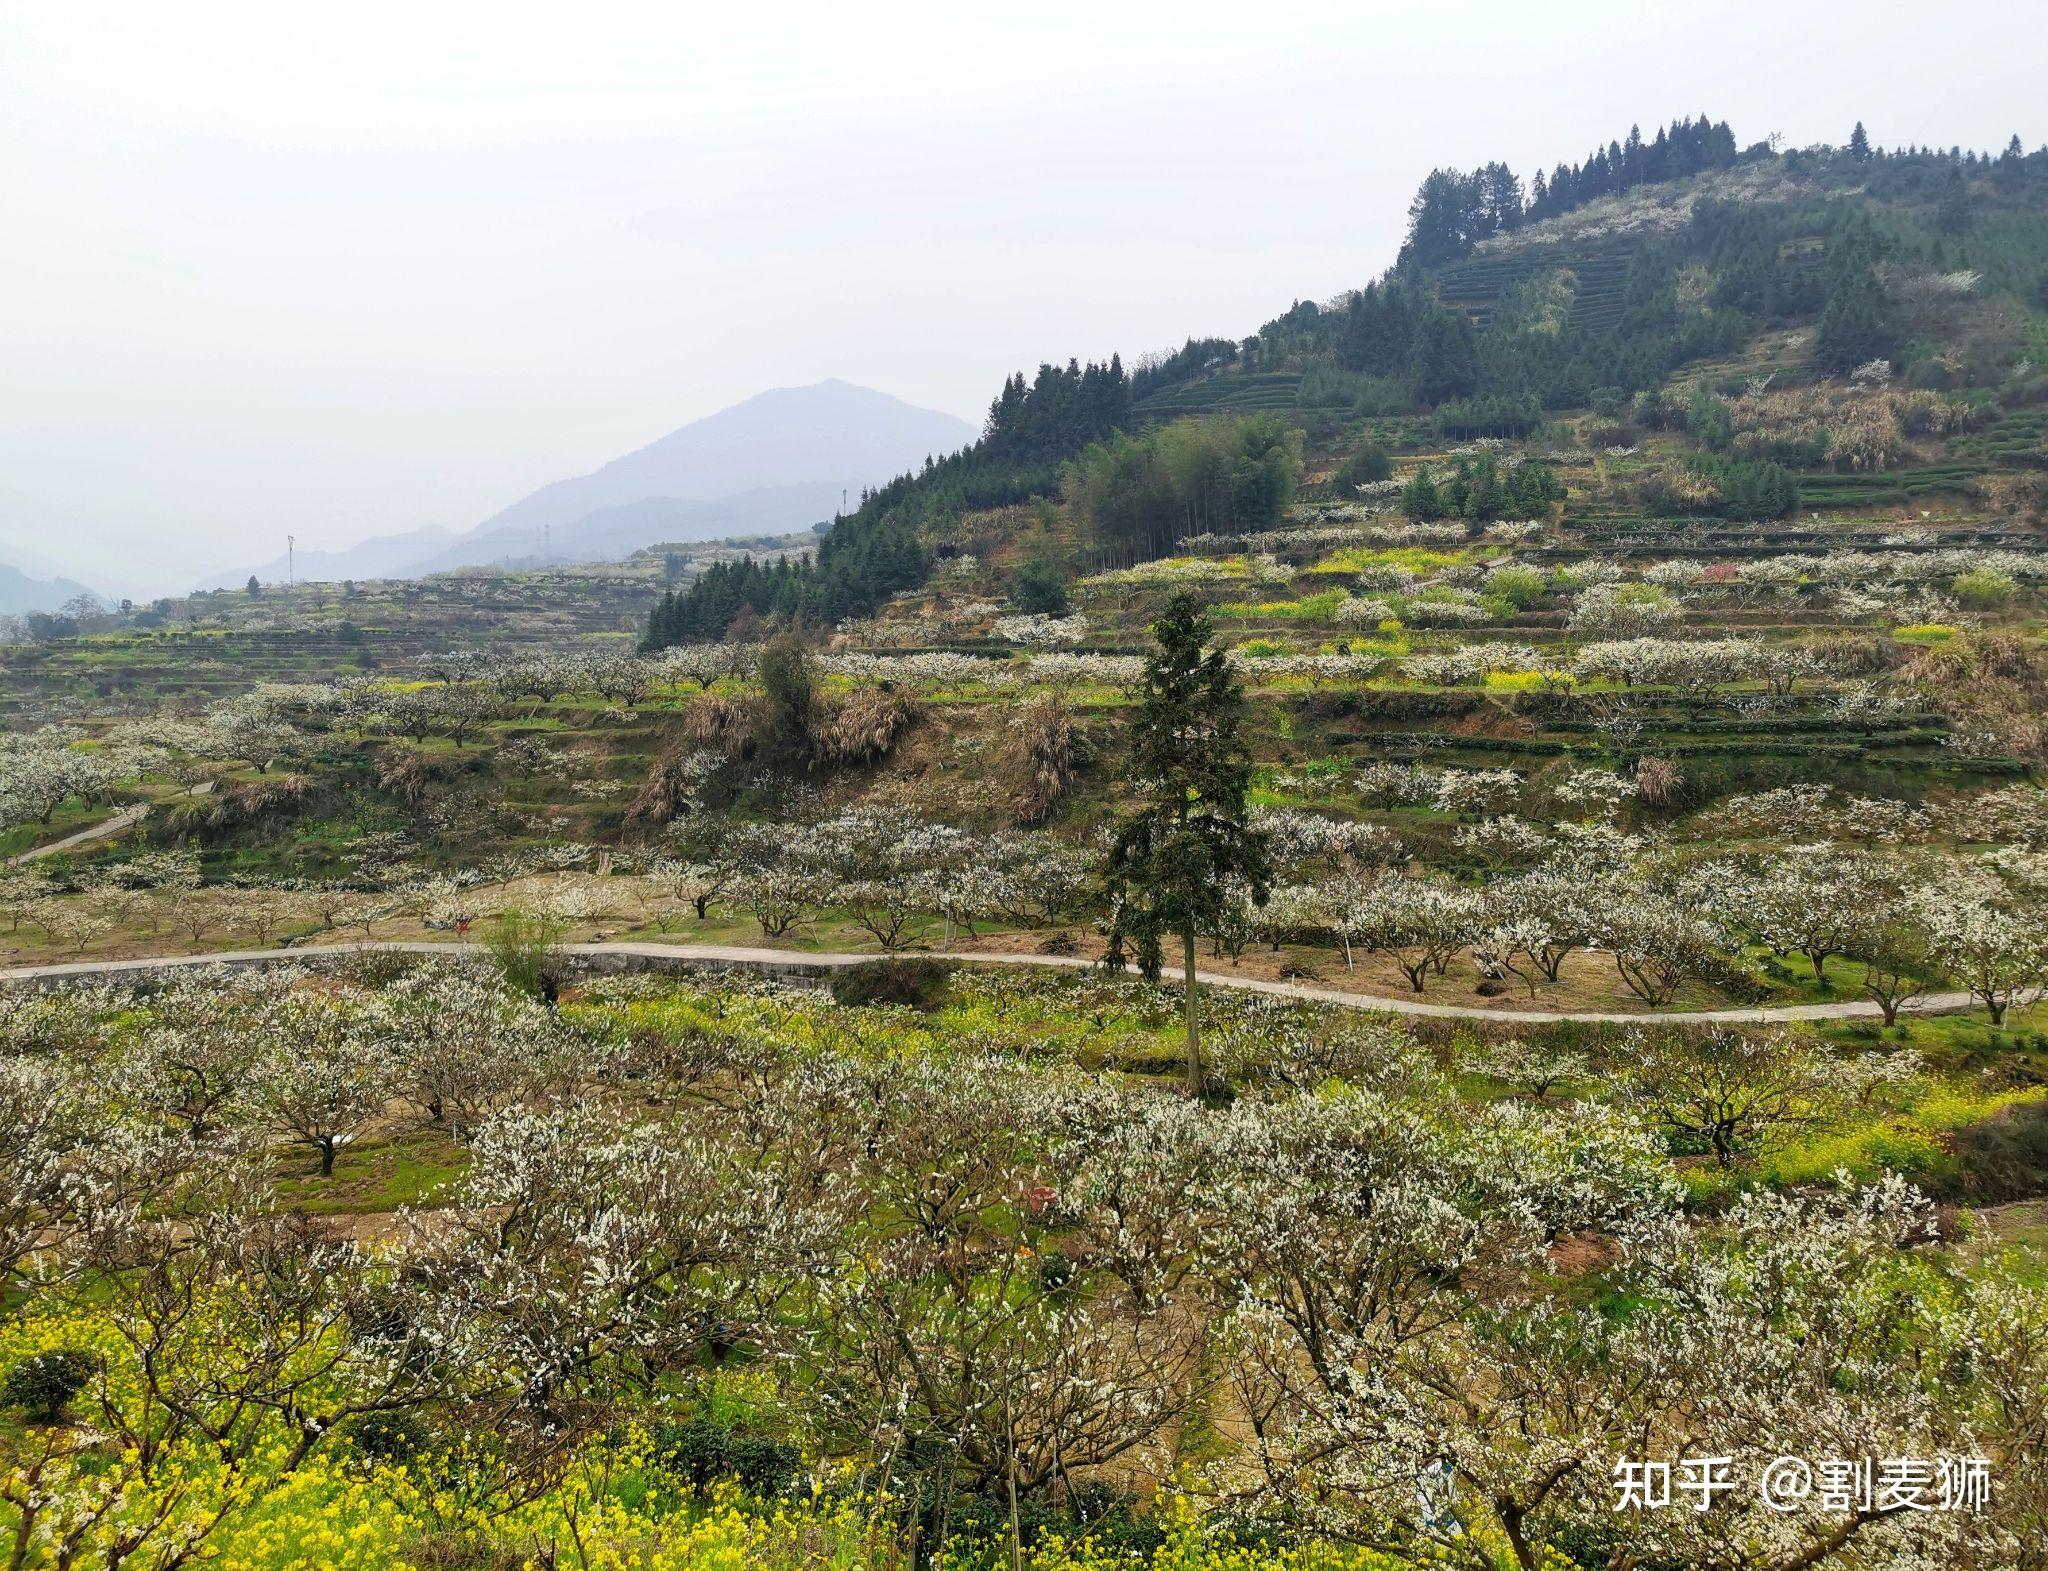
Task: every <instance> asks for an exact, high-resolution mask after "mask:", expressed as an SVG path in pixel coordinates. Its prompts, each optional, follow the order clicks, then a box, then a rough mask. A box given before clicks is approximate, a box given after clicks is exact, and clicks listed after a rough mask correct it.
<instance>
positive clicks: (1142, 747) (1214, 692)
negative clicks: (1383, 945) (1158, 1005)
mask: <svg viewBox="0 0 2048 1571" xmlns="http://www.w3.org/2000/svg"><path fill="white" fill-rule="evenodd" d="M1209 633H1210V623H1209V618H1208V616H1207V615H1206V614H1205V613H1204V611H1203V610H1202V606H1201V602H1200V601H1199V600H1197V599H1196V598H1195V596H1194V595H1192V594H1190V593H1188V592H1186V591H1182V592H1181V593H1180V594H1177V595H1175V596H1174V597H1173V599H1172V600H1171V601H1169V602H1168V603H1167V606H1166V612H1165V614H1164V615H1163V616H1162V617H1161V618H1160V619H1159V620H1158V621H1157V622H1155V623H1153V624H1152V635H1153V637H1154V638H1156V639H1157V640H1158V642H1159V648H1158V650H1157V652H1156V653H1154V654H1153V655H1152V656H1151V657H1150V658H1149V659H1148V660H1147V661H1146V662H1145V676H1144V685H1143V692H1142V695H1141V696H1140V698H1139V701H1138V705H1137V707H1136V708H1135V709H1134V710H1133V711H1132V714H1131V720H1130V772H1131V778H1132V780H1133V781H1134V782H1135V784H1136V787H1137V789H1138V790H1139V792H1140V793H1142V796H1143V799H1144V805H1142V806H1141V807H1139V808H1138V809H1137V810H1136V811H1135V812H1134V813H1133V814H1132V815H1131V816H1130V817H1129V818H1128V819H1126V820H1125V821H1124V823H1123V825H1122V826H1121V827H1120V828H1119V829H1118V831H1117V835H1116V839H1115V841H1114V842H1113V843H1112V844H1111V847H1110V852H1109V861H1108V866H1107V869H1106V871H1105V874H1104V884H1105V892H1106V894H1107V897H1108V905H1109V910H1110V930H1109V954H1110V963H1111V964H1112V965H1118V966H1120V965H1122V964H1123V963H1124V959H1125V947H1126V946H1127V945H1128V946H1132V947H1134V948H1135V950H1136V958H1137V962H1138V969H1139V970H1140V971H1141V972H1143V973H1144V975H1145V977H1146V978H1147V979H1148V980H1151V981H1157V980H1158V978H1159V974H1160V970H1161V967H1162V965H1163V960H1164V957H1163V953H1162V949H1161V941H1162V939H1164V938H1165V937H1167V936H1168V935H1170V934H1178V935H1179V936H1180V940H1181V981H1182V986H1183V987H1184V988H1185V990H1186V995H1185V996H1186V1010H1187V1086H1188V1093H1189V1095H1195V1094H1197V1093H1198V1092H1199V1091H1200V1090H1201V1085H1202V1057H1201V1035H1200V1027H1199V1024H1198V1014H1197V998H1196V989H1195V938H1196V935H1197V934H1198V933H1200V932H1202V931H1204V930H1205V929H1213V928H1214V927H1215V926H1216V925H1217V923H1218V922H1219V921H1220V920H1221V919H1222V916H1223V912H1224V904H1225V901H1226V900H1227V899H1228V898H1229V891H1230V886H1231V884H1232V883H1233V881H1239V880H1241V881H1242V882H1243V884H1244V885H1245V886H1247V887H1248V888H1249V890H1250V893H1251V898H1252V900H1253V901H1254V902H1255V903H1256V904H1259V905H1263V904H1265V901H1266V895H1267V891H1268V889H1269V887H1270V884H1271V879H1272V867H1271V859H1270V856H1269V854H1268V850H1267V845H1266V837H1265V836H1264V834H1262V833H1261V832H1259V831H1258V830H1255V829H1253V828H1252V827H1251V825H1250V822H1249V818H1248V811H1247V808H1246V805H1245V796H1246V793H1247V792H1248V791H1249V789H1250V787H1251V778H1252V758H1251V749H1250V748H1249V747H1248V746H1247V745H1246V743H1245V740H1244V719H1245V715H1246V712H1247V707H1248V706H1247V704H1246V702H1245V695H1244V687H1243V685H1242V684H1241V683H1240V682H1239V681H1238V680H1237V677H1236V675H1235V673H1233V672H1232V670H1231V668H1230V664H1229V662H1228V661H1227V660H1226V659H1225V658H1224V655H1223V652H1222V651H1221V650H1208V651H1207V652H1205V651H1204V649H1203V645H1204V644H1205V643H1206V642H1207V641H1208V638H1209Z"/></svg>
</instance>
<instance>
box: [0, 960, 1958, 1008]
mask: <svg viewBox="0 0 2048 1571" xmlns="http://www.w3.org/2000/svg"><path fill="white" fill-rule="evenodd" d="M393 949H397V950H402V951H405V952H406V953H410V954H449V953H456V952H467V953H470V954H479V953H481V952H482V951H481V950H480V949H478V948H477V947H476V946H473V945H471V946H463V945H456V944H446V943H423V942H420V941H418V940H393V941H391V942H388V943H387V942H384V941H381V940H377V939H372V940H369V941H368V942H356V941H350V942H344V943H333V944H301V945H299V946H297V947H295V948H289V949H228V950H221V951H218V952H216V953H213V954H199V955H155V956H150V957H148V958H146V959H139V960H75V961H70V962H68V963H62V964H56V965H37V966H16V967H14V968H12V969H6V970H0V983H7V982H24V983H29V984H31V985H33V984H40V983H53V982H63V981H69V980H73V979H78V978H86V977H110V978H117V977H121V976H133V975H148V974H150V973H152V972H160V971H174V970H179V969H182V968H185V967H190V966H204V965H227V966H260V965H279V964H290V963H292V962H294V961H305V960H319V959H323V958H335V957H338V956H344V955H352V954H361V953H363V952H364V951H366V950H393ZM562 949H563V952H564V953H566V954H570V955H574V956H577V957H580V958H587V959H590V960H594V961H596V962H598V963H599V964H600V965H602V964H604V963H606V962H608V961H610V962H619V963H621V964H620V967H619V968H620V969H637V968H639V967H641V966H647V968H648V969H654V968H655V966H656V965H669V966H674V967H676V968H677V969H680V970H686V971H687V970H714V969H718V968H721V967H727V966H743V967H748V968H751V969H754V970H759V971H763V972H767V973H769V974H771V975H781V976H790V977H821V976H824V975H826V974H827V973H829V972H832V971H836V970H839V969H841V968H843V967H846V966H854V965H861V964H864V963H866V962H868V961H871V960H877V959H882V958H885V957H883V956H879V955H859V954H808V953H805V952H804V951H802V950H797V949H766V948H753V947H749V946H746V945H740V944H654V943H643V942H636V941H633V940H627V939H619V940H614V941H612V942H609V943H602V944H564V945H563V946H562ZM917 958H920V959H933V960H942V961H947V962H950V963H955V964H960V965H998V966H1003V965H1007V966H1047V967H1053V968H1056V969H1059V970H1068V971H1086V970H1092V969H1094V968H1095V967H1096V966H1097V964H1098V963H1097V962H1096V961H1093V960H1087V959H1083V958H1081V957H1080V956H1078V955H1011V954H972V953H968V954H938V955H933V954H929V953H926V952H923V951H920V952H919V954H918V956H917ZM649 962H653V963H654V965H649V964H648V963H649ZM1195 976H1196V978H1197V979H1198V980H1199V981H1200V982H1201V983H1202V984H1203V985H1205V986H1208V987H1231V988H1237V989H1239V990H1240V991H1242V992H1247V993H1270V994H1272V995H1273V996H1275V997H1278V998H1300V999H1306V1000H1308V1001H1309V1002H1311V1003H1318V1004H1332V1005H1336V1006H1338V1007H1340V1008H1345V1009H1366V1010H1374V1011H1377V1012H1380V1013H1384V1014H1396V1015H1424V1016H1429V1017H1431V1018H1434V1019H1440V1020H1505V1021H1510V1022H1514V1023H1517V1024H1530V1025H1541V1024H1545V1023H1547V1022H1551V1021H1560V1020H1569V1021H1577V1022H1582V1023H1586V1024H1596V1025H1642V1024H1645V1023H1647V1022H1650V1021H1660V1022H1663V1023H1666V1024H1673V1025H1756V1024H1764V1023H1769V1022H1772V1021H1780V1022H1783V1021H1793V1020H1866V1019H1868V1020H1874V1019H1877V1018H1879V1017H1880V1016H1879V1010H1878V1007H1877V1005H1876V1004H1874V1003H1872V1002H1870V1001H1869V1000H1867V999H1855V1000H1851V1001H1848V1002H1845V1003H1839V1004H1787V1005H1783V1006H1780V1007H1778V1008H1774V1009H1681V1010H1671V1011H1668V1012H1661V1011H1660V1012H1655V1013H1652V1012H1648V1011H1644V1012H1638V1013H1633V1014H1631V1013H1625V1012H1608V1013H1602V1012H1600V1011H1597V1010H1549V1009H1486V1008H1482V1007H1480V1006H1478V1005H1475V1004H1432V1003H1428V1002H1426V1001H1425V1000H1423V999H1419V998H1400V997H1394V996H1390V995H1386V994H1380V993H1347V992H1345V991H1343V990H1342V989H1339V988H1331V987H1317V986H1314V985H1313V984H1310V983H1307V982H1268V981H1265V980H1263V979H1261V978H1259V977H1249V976H1228V975H1223V974H1220V973H1218V972H1213V971H1197V972H1196V973H1195ZM1973 1003H1974V1000H1973V999H1972V998H1971V996H1970V995H1969V994H1968V993H1925V994H1922V995H1921V996H1920V997H1919V998H1916V999H1914V1000H1912V1001H1911V1002H1909V1003H1908V1004H1907V1005H1906V1006H1905V1010H1906V1011H1907V1012H1910V1013H1914V1014H1954V1013H1957V1012H1959V1011H1962V1010H1967V1009H1969V1008H1971V1007H1972V1005H1973Z"/></svg>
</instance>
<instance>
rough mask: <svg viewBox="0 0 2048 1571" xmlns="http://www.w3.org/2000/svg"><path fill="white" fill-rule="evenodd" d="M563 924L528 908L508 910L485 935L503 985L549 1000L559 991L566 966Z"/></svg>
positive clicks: (485, 941) (555, 996) (545, 1001)
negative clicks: (525, 909) (563, 946)
mask: <svg viewBox="0 0 2048 1571" xmlns="http://www.w3.org/2000/svg"><path fill="white" fill-rule="evenodd" d="M561 938H562V924H561V923H560V922H558V921H556V920H554V919H553V918H552V917H547V916H539V915H536V914H534V913H533V912H530V911H517V910H514V911H507V912H505V913H504V914H503V915H501V916H500V917H499V918H498V920H497V922H496V923H495V924H494V925H493V926H492V928H491V930H490V932H489V933H488V934H487V935H486V936H485V938H484V947H485V948H486V949H488V950H489V951H490V955H491V960H492V962H493V963H494V964H496V966H497V968H498V973H499V975H501V976H503V977H504V979H505V985H506V986H507V987H510V988H512V989H513V990H515V991H516V992H521V993H524V994H526V995H527V996H528V997H529V998H538V999H540V1000H542V1001H543V1002H544V1003H549V1004H552V1003H553V1002H554V1001H555V999H556V998H557V997H558V996H559V995H560V993H561V988H562V975H563V971H564V967H565V962H564V957H563V955H562V944H561Z"/></svg>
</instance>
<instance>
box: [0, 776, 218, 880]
mask: <svg viewBox="0 0 2048 1571" xmlns="http://www.w3.org/2000/svg"><path fill="white" fill-rule="evenodd" d="M212 790H213V782H212V781H211V780H202V781H200V782H199V784H197V785H196V786H194V787H193V788H192V789H191V790H190V791H187V792H186V793H185V794H186V795H187V796H205V795H207V794H208V793H209V792H210V791H212ZM148 816H149V803H147V802H136V803H133V804H131V805H130V806H127V807H124V808H122V809H121V811H120V812H118V813H116V814H115V815H114V816H113V817H112V818H108V819H102V820H101V821H100V822H99V823H97V824H87V825H86V826H85V828H83V829H81V830H79V831H78V832H77V833H75V834H69V835H66V836H65V837H64V838H63V839H62V840H52V841H51V842H50V843H49V844H48V845H46V846H37V847H36V848H35V849H34V850H33V851H24V852H22V853H21V855H20V856H15V857H9V858H8V860H9V861H10V862H14V863H16V864H20V863H23V862H34V861H37V860H39V859H40V858H42V857H46V856H55V855H56V854H57V853H58V852H59V851H69V850H70V849H71V848H72V847H73V846H82V845H91V844H92V843H93V841H95V840H106V839H110V838H111V837H113V836H114V835H118V834H119V833H121V831H122V830H124V829H132V828H134V827H135V826H136V825H137V824H139V823H141V822H142V821H143V819H145V818H147V817H148Z"/></svg>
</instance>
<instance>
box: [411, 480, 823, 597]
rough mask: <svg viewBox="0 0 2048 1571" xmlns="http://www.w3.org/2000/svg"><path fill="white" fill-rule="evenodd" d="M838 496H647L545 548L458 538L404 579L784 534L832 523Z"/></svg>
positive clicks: (499, 532) (475, 536)
mask: <svg viewBox="0 0 2048 1571" xmlns="http://www.w3.org/2000/svg"><path fill="white" fill-rule="evenodd" d="M840 490H841V487H839V486H838V485H837V484H835V483H833V482H832V481H829V480H827V481H815V480H814V481H811V482H810V483H809V484H806V485H783V486H762V487H760V488H758V489H756V490H752V491H742V492H740V493H739V494H738V495H737V496H727V497H720V498H719V499H718V500H717V501H714V502H685V501H680V500H678V499H677V498H675V497H672V496H651V497H646V498H644V499H642V500H640V501H637V502H620V503H618V504H616V505H615V506H611V507H600V508H598V509H596V510H595V511H593V512H589V513H586V514H584V515H583V516H582V517H581V518H578V519H574V520H572V521H571V522H569V523H566V524H563V525H561V526H560V527H558V528H556V527H551V528H550V529H549V531H548V534H547V536H546V539H545V546H543V540H542V538H541V537H540V536H538V535H537V534H536V533H535V531H533V530H532V529H527V528H521V527H517V526H513V527H506V528H497V529H493V528H488V527H486V528H483V529H478V530H475V531H473V532H472V533H470V534H466V535H459V536H457V537H456V539H455V541H454V543H453V544H452V545H450V546H449V547H448V549H447V550H445V551H443V552H441V553H440V554H439V555H438V556H431V557H428V558H426V559H425V560H424V561H421V562H419V563H416V564H415V565H414V566H413V567H412V568H411V569H410V570H409V573H410V575H419V574H423V573H446V572H451V571H453V570H454V569H456V568H459V567H490V566H493V565H495V564H500V563H503V564H508V565H510V564H518V563H529V562H539V561H542V560H546V561H548V562H551V563H559V562H608V561H612V560H614V559H616V558H619V557H624V556H631V555H632V554H633V553H634V552H635V551H638V550H639V549H641V547H643V546H650V545H654V544H656V543H658V542H661V541H669V540H674V541H686V540H722V539H725V538H726V537H728V536H734V535H770V534H776V535H779V534H788V533H789V532H790V531H792V530H796V529H803V528H808V527H809V526H810V525H812V524H816V523H824V522H827V521H829V520H830V519H831V517H832V515H833V514H834V513H835V512H837V511H838V509H839V493H840ZM543 550H545V557H543Z"/></svg>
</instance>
